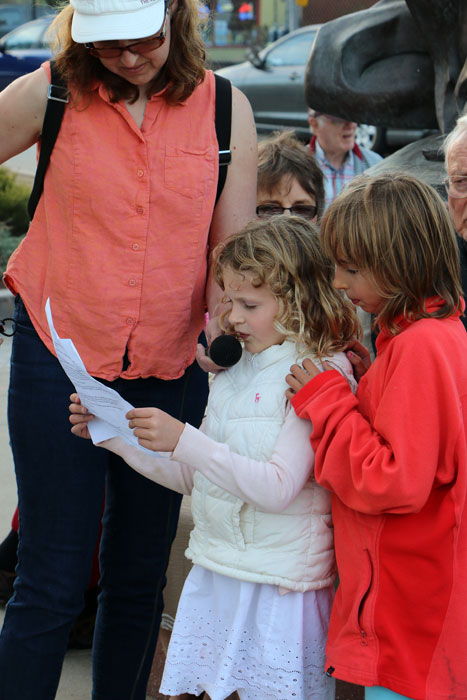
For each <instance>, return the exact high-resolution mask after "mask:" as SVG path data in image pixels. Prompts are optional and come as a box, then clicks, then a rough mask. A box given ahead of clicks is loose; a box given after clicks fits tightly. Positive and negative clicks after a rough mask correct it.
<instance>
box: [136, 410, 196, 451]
mask: <svg viewBox="0 0 467 700" xmlns="http://www.w3.org/2000/svg"><path fill="white" fill-rule="evenodd" d="M126 418H128V420H129V426H130V428H131V429H132V430H133V434H134V435H135V437H137V438H138V442H139V444H140V445H141V447H146V448H147V449H148V450H153V451H154V452H172V450H174V449H175V448H176V446H177V443H178V441H179V439H180V435H181V434H182V432H183V429H184V427H185V424H184V423H182V422H181V421H179V420H177V419H176V418H172V416H169V414H168V413H165V412H164V411H161V410H160V409H158V408H132V409H131V411H128V413H127V414H126Z"/></svg>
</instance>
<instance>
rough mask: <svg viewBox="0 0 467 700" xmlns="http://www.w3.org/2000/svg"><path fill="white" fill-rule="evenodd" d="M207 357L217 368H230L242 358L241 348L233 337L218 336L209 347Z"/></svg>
mask: <svg viewBox="0 0 467 700" xmlns="http://www.w3.org/2000/svg"><path fill="white" fill-rule="evenodd" d="M208 355H209V357H210V358H211V360H212V361H213V362H215V363H216V365H219V367H232V366H233V365H235V364H236V363H237V362H238V361H239V359H240V358H241V356H242V346H241V344H240V342H239V341H238V340H237V338H236V337H235V336H234V335H218V336H217V338H214V340H213V341H212V343H211V345H210V346H209V348H208Z"/></svg>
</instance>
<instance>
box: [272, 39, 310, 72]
mask: <svg viewBox="0 0 467 700" xmlns="http://www.w3.org/2000/svg"><path fill="white" fill-rule="evenodd" d="M315 35H316V32H304V33H303V34H299V35H297V36H294V37H291V38H290V39H289V40H287V41H284V42H283V43H282V44H279V46H275V47H274V48H273V49H271V51H269V52H268V53H267V56H266V64H267V65H268V66H304V65H305V64H306V62H307V60H308V56H309V55H310V51H311V45H312V43H313V40H314V38H315Z"/></svg>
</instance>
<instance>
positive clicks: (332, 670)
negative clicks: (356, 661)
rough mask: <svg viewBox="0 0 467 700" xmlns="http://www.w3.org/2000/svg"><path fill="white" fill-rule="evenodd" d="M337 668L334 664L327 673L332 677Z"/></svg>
mask: <svg viewBox="0 0 467 700" xmlns="http://www.w3.org/2000/svg"><path fill="white" fill-rule="evenodd" d="M335 670H336V669H335V668H334V666H329V668H328V669H326V675H327V676H329V678H331V676H332V674H333V673H334V671H335Z"/></svg>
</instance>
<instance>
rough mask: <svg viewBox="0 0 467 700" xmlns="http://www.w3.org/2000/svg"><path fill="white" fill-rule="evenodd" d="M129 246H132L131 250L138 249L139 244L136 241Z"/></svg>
mask: <svg viewBox="0 0 467 700" xmlns="http://www.w3.org/2000/svg"><path fill="white" fill-rule="evenodd" d="M131 247H132V248H133V250H139V244H138V243H133V245H132V246H131Z"/></svg>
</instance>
